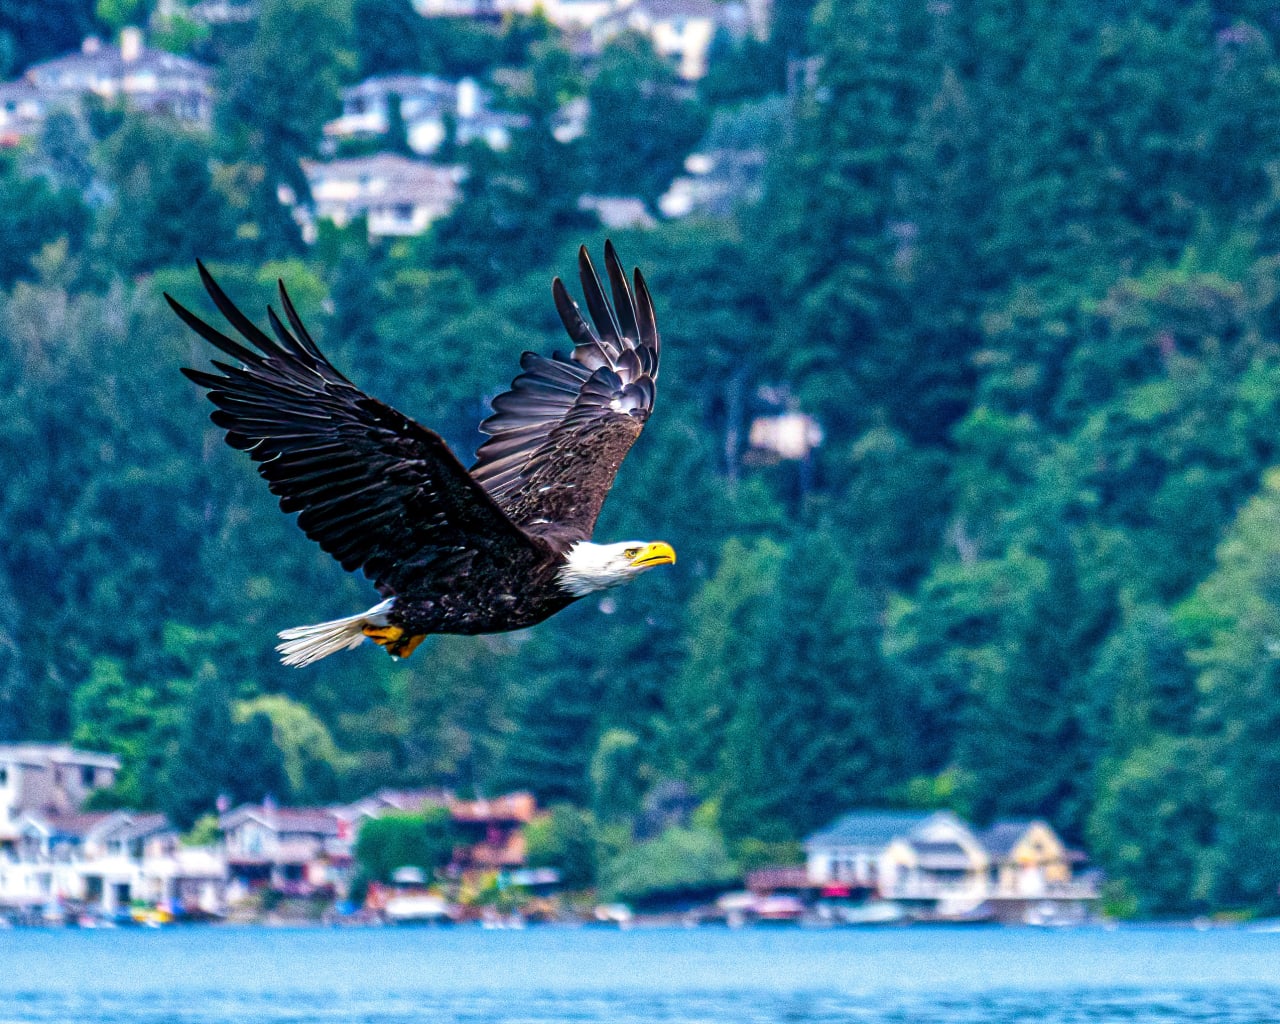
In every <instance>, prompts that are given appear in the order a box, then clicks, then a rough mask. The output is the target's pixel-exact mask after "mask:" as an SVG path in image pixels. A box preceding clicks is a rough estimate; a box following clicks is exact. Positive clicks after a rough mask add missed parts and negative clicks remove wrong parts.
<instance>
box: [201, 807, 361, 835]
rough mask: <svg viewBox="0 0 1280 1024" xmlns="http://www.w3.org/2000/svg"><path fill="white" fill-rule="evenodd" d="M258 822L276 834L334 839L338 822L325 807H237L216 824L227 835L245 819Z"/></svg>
mask: <svg viewBox="0 0 1280 1024" xmlns="http://www.w3.org/2000/svg"><path fill="white" fill-rule="evenodd" d="M250 819H252V820H254V821H257V822H260V823H261V824H262V825H264V826H265V827H267V828H269V829H271V830H272V831H273V832H278V833H295V834H296V833H302V834H304V835H316V836H336V835H337V834H338V819H337V817H336V816H335V815H334V813H333V811H331V810H330V809H329V808H327V807H269V806H263V805H262V804H241V805H240V806H239V807H237V808H235V809H234V810H231V811H228V812H227V813H226V814H224V815H222V816H221V817H220V818H219V819H218V825H219V827H220V828H221V829H222V830H223V831H224V832H229V831H231V830H232V829H235V828H237V827H239V826H240V825H242V824H243V823H244V822H246V821H248V820H250Z"/></svg>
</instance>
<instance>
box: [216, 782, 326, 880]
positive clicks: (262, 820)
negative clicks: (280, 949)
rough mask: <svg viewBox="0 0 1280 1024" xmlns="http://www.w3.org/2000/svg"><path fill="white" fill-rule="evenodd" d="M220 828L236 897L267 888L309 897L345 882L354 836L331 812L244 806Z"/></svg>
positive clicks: (229, 814) (227, 816)
mask: <svg viewBox="0 0 1280 1024" xmlns="http://www.w3.org/2000/svg"><path fill="white" fill-rule="evenodd" d="M218 824H219V827H220V828H221V829H222V833H223V837H224V839H223V849H224V852H225V855H226V863H227V869H228V872H229V873H230V877H231V880H232V883H233V892H232V898H235V896H237V895H239V894H242V893H244V892H247V891H248V890H250V889H254V888H258V887H261V886H265V885H270V886H271V887H272V888H274V889H278V890H281V891H284V892H294V893H301V894H306V893H311V892H314V891H316V890H318V889H322V888H325V887H328V886H333V887H334V888H337V887H338V886H339V885H340V884H341V883H342V882H343V881H345V878H346V869H347V868H348V867H349V866H350V863H351V836H350V835H349V834H347V835H344V834H343V833H344V832H345V830H344V829H343V828H342V826H341V824H340V822H339V818H338V816H337V815H336V814H335V813H334V811H333V810H332V809H330V808H326V807H276V806H274V805H272V804H245V805H243V806H240V807H237V808H235V809H234V810H232V811H229V812H227V813H226V814H224V815H222V816H221V818H220V819H219V821H218Z"/></svg>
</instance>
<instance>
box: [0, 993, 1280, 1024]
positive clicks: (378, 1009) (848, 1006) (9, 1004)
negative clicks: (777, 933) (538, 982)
mask: <svg viewBox="0 0 1280 1024" xmlns="http://www.w3.org/2000/svg"><path fill="white" fill-rule="evenodd" d="M1278 1019H1280V989H1274V988H1267V989H1253V990H1232V991H1206V990H1203V989H1195V990H1187V991H1171V990H1168V989H1160V990H1141V989H1140V990H1122V991H1096V990H1087V991H1050V992H1024V991H1019V992H992V993H983V994H978V995H968V996H960V995H937V994H935V995H927V994H910V995H904V994H886V995H881V996H875V997H872V996H856V997H851V996H847V995H843V994H836V993H806V994H788V995H768V994H761V993H758V992H756V993H738V994H734V993H723V992H716V993H682V994H679V995H670V996H662V995H636V994H634V993H618V994H600V993H589V994H569V993H559V994H553V993H545V994H530V993H521V994H519V995H518V996H516V997H511V998H504V997H502V996H500V995H495V994H491V993H486V994H464V993H455V994H449V995H444V996H439V997H428V996H423V995H422V994H421V993H416V992H406V993H386V994H382V995H378V996H369V995H361V996H355V997H349V996H348V997H343V996H340V995H339V994H337V993H313V994H309V995H307V996H301V997H300V996H295V995H290V996H288V997H282V996H278V995H265V994H244V993H236V994H226V993H217V992H198V991H188V992H185V993H182V994H180V995H173V996H164V995H162V994H158V993H157V994H154V995H153V996H152V997H150V998H148V999H146V1000H143V1001H139V1000H138V998H137V997H136V996H132V995H96V996H94V995H50V994H41V993H34V992H33V993H15V994H12V995H9V996H6V997H3V998H0V1024H152V1022H154V1024H161V1022H163V1024H422V1022H423V1021H431V1022H433V1024H1275V1022H1276V1021H1277V1020H1278Z"/></svg>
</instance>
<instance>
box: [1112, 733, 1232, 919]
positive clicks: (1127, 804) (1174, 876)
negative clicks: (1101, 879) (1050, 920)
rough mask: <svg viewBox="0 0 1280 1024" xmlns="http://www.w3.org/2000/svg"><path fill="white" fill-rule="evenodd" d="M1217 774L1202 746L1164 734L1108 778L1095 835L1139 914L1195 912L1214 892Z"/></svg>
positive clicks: (1129, 758)
mask: <svg viewBox="0 0 1280 1024" xmlns="http://www.w3.org/2000/svg"><path fill="white" fill-rule="evenodd" d="M1213 783H1214V771H1213V769H1212V767H1211V765H1210V764H1208V763H1206V760H1205V752H1204V750H1203V747H1202V746H1201V745H1200V744H1198V743H1196V742H1195V741H1191V740H1182V739H1176V738H1173V737H1167V736H1162V737H1158V738H1156V739H1154V740H1153V741H1152V742H1151V743H1150V744H1149V745H1148V746H1145V747H1140V748H1138V749H1136V750H1134V751H1133V752H1132V753H1131V754H1130V755H1129V756H1128V757H1127V758H1126V759H1125V760H1124V762H1123V763H1121V764H1120V765H1119V766H1117V768H1116V769H1115V771H1114V773H1113V774H1112V775H1111V776H1110V777H1109V778H1108V779H1107V780H1106V782H1105V783H1104V785H1103V787H1102V791H1101V793H1100V795H1099V799H1098V803H1097V806H1096V807H1095V809H1094V812H1093V816H1092V818H1091V819H1090V830H1089V834H1090V838H1091V839H1092V840H1093V843H1094V848H1095V849H1096V851H1097V854H1098V857H1099V859H1100V860H1101V862H1102V864H1103V865H1105V867H1106V869H1107V873H1108V878H1109V879H1110V880H1111V881H1112V882H1114V883H1115V884H1116V885H1117V886H1118V887H1119V889H1118V892H1119V893H1123V894H1127V895H1128V896H1129V897H1130V898H1131V899H1132V900H1133V901H1134V907H1133V911H1134V912H1136V913H1137V914H1142V915H1149V914H1166V915H1167V914H1184V915H1185V914H1190V913H1196V912H1199V911H1202V910H1203V909H1204V908H1205V907H1206V906H1207V905H1209V903H1210V900H1211V899H1212V898H1213V897H1214V895H1215V893H1214V889H1215V886H1216V884H1217V883H1216V879H1215V878H1214V877H1213V875H1214V872H1213V870H1212V869H1213V866H1214V858H1213V857H1212V856H1211V852H1210V851H1211V845H1212V843H1213V838H1214V830H1215V826H1216V821H1215V815H1214V812H1213V807H1212V799H1211V796H1210V790H1211V788H1212V787H1213Z"/></svg>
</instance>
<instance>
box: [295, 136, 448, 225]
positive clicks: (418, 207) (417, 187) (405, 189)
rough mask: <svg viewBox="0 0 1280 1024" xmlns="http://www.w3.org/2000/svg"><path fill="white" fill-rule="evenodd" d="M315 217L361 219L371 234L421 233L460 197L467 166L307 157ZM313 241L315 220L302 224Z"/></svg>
mask: <svg viewBox="0 0 1280 1024" xmlns="http://www.w3.org/2000/svg"><path fill="white" fill-rule="evenodd" d="M302 169H303V171H304V173H305V174H306V176H307V183H308V185H309V187H310V189H311V198H312V200H313V202H314V206H315V218H316V219H318V220H330V221H332V222H333V223H334V224H336V225H337V226H338V227H346V226H347V225H348V224H350V223H351V222H352V221H353V220H355V219H356V218H358V217H364V218H366V220H367V223H368V231H369V235H370V237H373V238H386V237H395V236H405V235H420V234H422V233H423V232H424V231H426V230H427V229H428V228H429V227H430V226H431V225H432V224H433V223H434V222H435V221H437V220H439V219H440V218H441V217H444V216H446V215H447V214H448V213H449V212H450V211H451V210H452V209H453V208H454V206H456V205H457V203H458V200H459V199H460V198H461V196H462V192H461V189H460V188H459V183H460V182H461V181H462V176H463V173H464V171H463V168H461V167H458V166H455V165H446V164H431V163H427V162H425V161H422V160H411V159H409V158H408V157H403V156H400V155H398V154H395V153H378V154H375V155H373V156H364V157H353V158H350V159H346V160H330V161H326V162H320V161H316V160H304V161H303V162H302ZM303 232H304V237H307V238H308V239H309V240H314V239H315V235H316V228H315V224H314V223H313V222H310V221H308V222H306V223H304V225H303Z"/></svg>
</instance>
